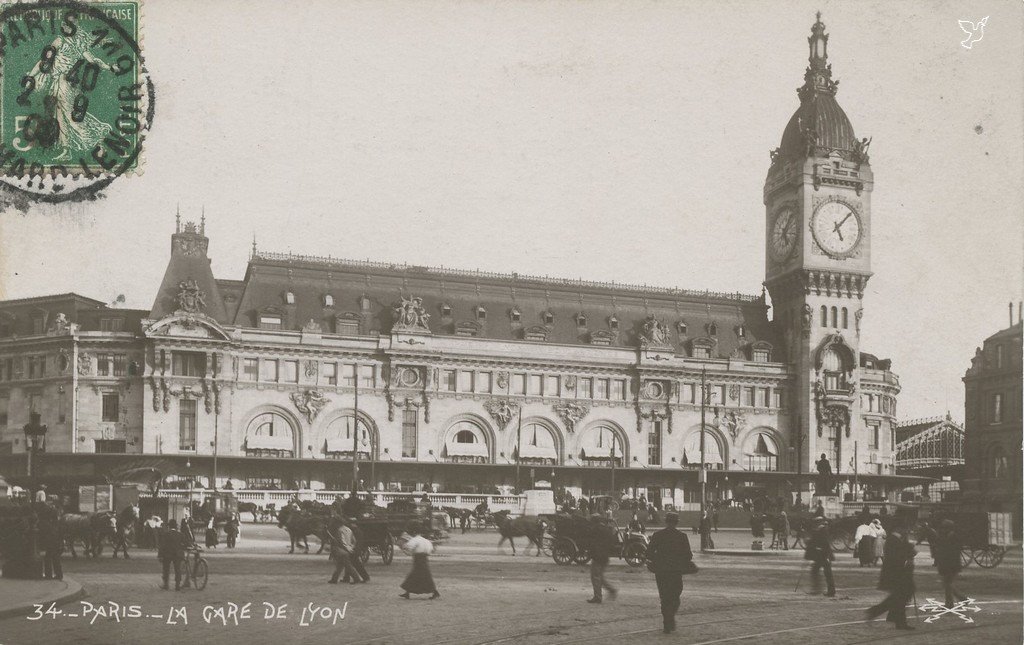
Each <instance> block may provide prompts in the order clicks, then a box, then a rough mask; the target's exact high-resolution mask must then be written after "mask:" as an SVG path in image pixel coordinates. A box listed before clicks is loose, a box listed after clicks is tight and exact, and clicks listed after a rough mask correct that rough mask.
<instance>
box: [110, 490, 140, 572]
mask: <svg viewBox="0 0 1024 645" xmlns="http://www.w3.org/2000/svg"><path fill="white" fill-rule="evenodd" d="M138 521H139V506H138V504H129V505H128V506H125V507H124V509H122V511H121V512H120V513H118V514H117V518H116V519H115V520H114V557H115V558H116V557H117V552H118V551H124V559H125V560H127V559H128V538H130V537H131V536H132V535H133V534H134V533H135V524H136V522H138Z"/></svg>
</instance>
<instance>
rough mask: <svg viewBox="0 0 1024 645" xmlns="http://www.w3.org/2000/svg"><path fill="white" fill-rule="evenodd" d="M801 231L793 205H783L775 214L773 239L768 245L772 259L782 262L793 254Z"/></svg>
mask: <svg viewBox="0 0 1024 645" xmlns="http://www.w3.org/2000/svg"><path fill="white" fill-rule="evenodd" d="M799 233H800V226H799V224H798V223H797V217H796V211H795V210H793V208H792V207H791V206H785V207H783V208H782V209H781V210H780V211H779V213H778V214H777V215H776V216H775V223H774V224H773V225H772V232H771V239H770V240H769V245H768V252H769V253H770V254H771V256H772V259H773V260H776V261H779V262H781V261H783V260H785V259H787V258H788V257H789V256H790V255H792V253H793V249H794V248H796V242H797V239H796V238H797V235H799Z"/></svg>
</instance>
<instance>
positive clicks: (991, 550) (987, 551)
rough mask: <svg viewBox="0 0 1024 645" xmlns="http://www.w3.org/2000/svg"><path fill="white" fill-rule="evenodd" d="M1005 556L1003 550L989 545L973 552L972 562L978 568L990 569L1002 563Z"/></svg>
mask: <svg viewBox="0 0 1024 645" xmlns="http://www.w3.org/2000/svg"><path fill="white" fill-rule="evenodd" d="M1005 554H1006V550H1005V549H1003V548H1002V547H998V546H996V545H994V544H990V545H988V546H986V547H985V548H984V549H978V550H977V551H975V552H974V561H975V562H977V563H978V566H979V567H981V568H982V569H991V568H993V567H995V566H996V565H998V564H999V563H1000V562H1002V561H1003V556H1004V555H1005Z"/></svg>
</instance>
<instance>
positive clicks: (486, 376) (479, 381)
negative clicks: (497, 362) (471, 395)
mask: <svg viewBox="0 0 1024 645" xmlns="http://www.w3.org/2000/svg"><path fill="white" fill-rule="evenodd" d="M476 391H477V392H484V393H488V392H490V391H491V373H490V372H478V373H477V375H476Z"/></svg>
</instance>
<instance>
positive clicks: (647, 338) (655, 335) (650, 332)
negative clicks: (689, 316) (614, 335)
mask: <svg viewBox="0 0 1024 645" xmlns="http://www.w3.org/2000/svg"><path fill="white" fill-rule="evenodd" d="M666 345H668V327H667V326H666V325H665V323H663V322H661V321H660V320H658V317H657V316H655V315H654V314H651V315H650V316H647V319H646V320H644V323H643V327H641V329H640V346H641V347H648V346H661V347H664V346H666Z"/></svg>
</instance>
